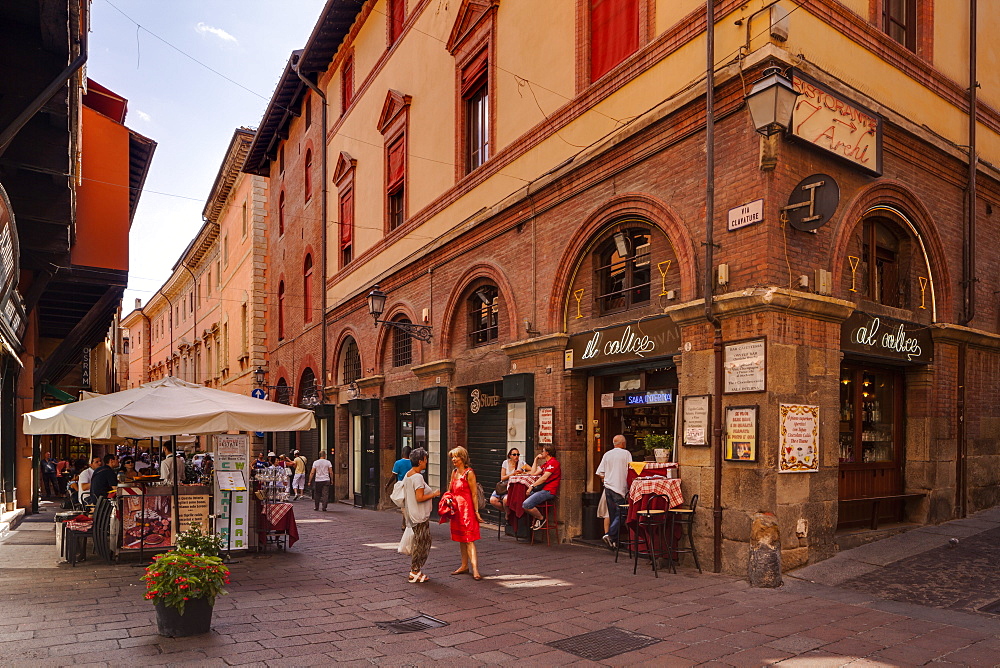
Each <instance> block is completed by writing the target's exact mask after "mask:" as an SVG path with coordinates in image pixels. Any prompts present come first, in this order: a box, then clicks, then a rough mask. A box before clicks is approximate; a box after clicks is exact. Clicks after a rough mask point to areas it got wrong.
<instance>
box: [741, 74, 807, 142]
mask: <svg viewBox="0 0 1000 668" xmlns="http://www.w3.org/2000/svg"><path fill="white" fill-rule="evenodd" d="M798 96H799V93H798V92H797V91H796V90H795V88H793V87H792V82H791V81H789V80H788V78H787V77H786V76H784V75H783V74H782V73H781V68H779V67H777V66H774V65H772V66H771V67H768V68H767V69H766V70H764V76H763V77H762V78H761V79H760V81H758V82H757V83H755V84H754V85H753V88H751V89H750V92H749V93H747V96H746V97H745V98H744V99H745V100H746V102H747V107H749V109H750V118H751V120H752V121H753V126H754V129H755V130H757V132H758V133H760V134H762V135H764V136H765V137H770V136H771V135H773V134H777V133H779V132H782V131H784V130H786V129H787V128H788V127H789V126H791V124H792V108H793V106H794V105H795V98H797V97H798Z"/></svg>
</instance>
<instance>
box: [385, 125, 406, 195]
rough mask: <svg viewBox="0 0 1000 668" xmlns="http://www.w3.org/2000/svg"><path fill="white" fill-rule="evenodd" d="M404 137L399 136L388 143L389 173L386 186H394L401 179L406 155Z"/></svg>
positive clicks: (403, 173) (400, 181) (403, 174)
mask: <svg viewBox="0 0 1000 668" xmlns="http://www.w3.org/2000/svg"><path fill="white" fill-rule="evenodd" d="M405 146H406V141H405V137H400V138H399V139H397V140H396V141H394V142H393V143H392V144H390V145H389V175H388V183H386V187H387V188H394V187H396V186H397V185H399V184H400V183H402V181H403V177H404V176H405V168H406V156H405V151H404V147H405Z"/></svg>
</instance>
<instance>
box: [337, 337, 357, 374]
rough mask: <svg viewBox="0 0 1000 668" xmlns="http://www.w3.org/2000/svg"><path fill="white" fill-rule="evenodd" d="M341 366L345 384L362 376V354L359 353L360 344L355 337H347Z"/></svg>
mask: <svg viewBox="0 0 1000 668" xmlns="http://www.w3.org/2000/svg"><path fill="white" fill-rule="evenodd" d="M340 367H341V376H340V377H341V382H342V383H343V384H344V385H347V384H349V383H353V382H354V381H356V380H357V379H358V378H361V355H360V354H359V353H358V344H357V343H356V342H355V341H354V339H353V338H350V339H347V342H346V343H345V344H344V352H343V357H342V359H341V364H340Z"/></svg>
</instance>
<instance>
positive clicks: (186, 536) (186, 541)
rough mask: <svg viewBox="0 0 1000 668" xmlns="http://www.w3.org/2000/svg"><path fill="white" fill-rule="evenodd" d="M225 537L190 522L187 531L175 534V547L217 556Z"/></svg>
mask: <svg viewBox="0 0 1000 668" xmlns="http://www.w3.org/2000/svg"><path fill="white" fill-rule="evenodd" d="M224 544H225V539H224V538H223V537H222V536H220V535H219V534H217V533H208V532H205V531H202V529H201V525H200V524H198V523H197V522H191V527H190V528H189V529H188V530H187V531H183V532H181V533H179V534H177V548H178V549H180V550H187V551H190V552H197V553H198V554H203V555H206V556H209V557H217V556H219V554H220V553H221V552H222V546H223V545H224Z"/></svg>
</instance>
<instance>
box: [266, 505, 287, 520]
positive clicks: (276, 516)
mask: <svg viewBox="0 0 1000 668" xmlns="http://www.w3.org/2000/svg"><path fill="white" fill-rule="evenodd" d="M291 509H292V504H290V503H271V504H268V506H267V521H268V522H270V523H271V524H272V525H275V524H281V520H283V519H284V518H285V515H287V514H288V511H290V510H291Z"/></svg>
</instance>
